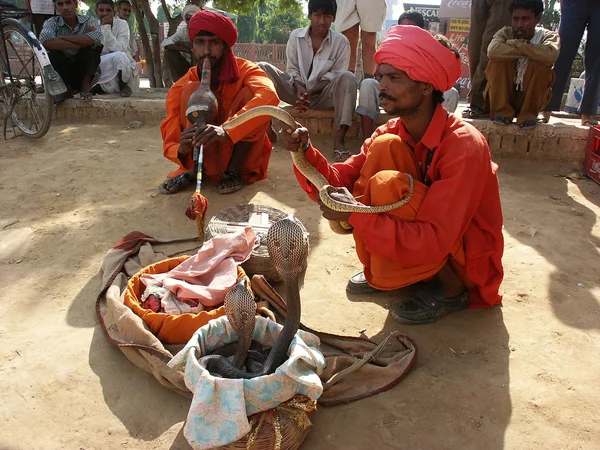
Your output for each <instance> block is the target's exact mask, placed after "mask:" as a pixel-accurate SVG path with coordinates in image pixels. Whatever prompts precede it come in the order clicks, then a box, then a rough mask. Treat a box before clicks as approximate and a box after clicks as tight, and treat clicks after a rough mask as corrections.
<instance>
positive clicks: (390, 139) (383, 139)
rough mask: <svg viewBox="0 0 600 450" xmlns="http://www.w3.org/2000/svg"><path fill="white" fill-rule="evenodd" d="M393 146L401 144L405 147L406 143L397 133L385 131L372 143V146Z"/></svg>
mask: <svg viewBox="0 0 600 450" xmlns="http://www.w3.org/2000/svg"><path fill="white" fill-rule="evenodd" d="M391 146H400V147H405V146H406V145H405V144H404V142H403V141H402V138H401V137H400V136H398V135H397V134H392V133H385V134H380V135H379V136H377V137H376V138H375V139H373V142H372V143H371V147H391Z"/></svg>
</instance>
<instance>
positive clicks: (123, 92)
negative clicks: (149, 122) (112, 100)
mask: <svg viewBox="0 0 600 450" xmlns="http://www.w3.org/2000/svg"><path fill="white" fill-rule="evenodd" d="M131 93H132V91H131V88H130V87H129V86H127V85H125V86H123V87H122V88H121V97H129V96H130V95H131Z"/></svg>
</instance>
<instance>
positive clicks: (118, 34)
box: [92, 0, 139, 97]
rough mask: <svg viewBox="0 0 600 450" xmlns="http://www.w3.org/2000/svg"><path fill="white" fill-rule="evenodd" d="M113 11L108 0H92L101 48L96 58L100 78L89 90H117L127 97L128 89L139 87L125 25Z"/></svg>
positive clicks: (127, 30) (105, 91)
mask: <svg viewBox="0 0 600 450" xmlns="http://www.w3.org/2000/svg"><path fill="white" fill-rule="evenodd" d="M114 12H115V11H114V4H113V1H112V0H97V1H96V15H97V16H98V19H100V29H101V31H102V43H103V45H104V47H103V48H102V56H101V58H100V77H99V78H98V81H97V82H96V84H95V85H94V86H92V92H93V93H94V94H100V93H102V92H104V93H107V94H114V93H117V92H119V93H120V94H121V97H129V96H130V95H131V93H132V90H133V89H136V90H137V88H138V86H139V78H138V76H137V63H136V62H135V61H134V60H133V58H132V57H131V48H130V44H129V25H127V22H125V21H124V20H123V19H119V18H118V17H115V16H114Z"/></svg>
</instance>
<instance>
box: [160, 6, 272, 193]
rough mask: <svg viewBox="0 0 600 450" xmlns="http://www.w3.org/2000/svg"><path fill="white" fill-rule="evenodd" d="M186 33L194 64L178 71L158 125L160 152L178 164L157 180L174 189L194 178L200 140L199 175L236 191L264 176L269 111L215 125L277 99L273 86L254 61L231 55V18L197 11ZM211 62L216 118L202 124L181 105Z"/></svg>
mask: <svg viewBox="0 0 600 450" xmlns="http://www.w3.org/2000/svg"><path fill="white" fill-rule="evenodd" d="M188 29H189V39H190V41H191V42H192V50H193V52H194V56H195V58H196V59H197V60H198V65H197V66H194V67H192V68H191V69H190V70H189V71H188V72H187V73H186V74H185V75H184V76H183V77H181V78H180V79H179V80H178V81H177V82H176V83H175V84H174V85H173V86H171V89H169V93H168V94H167V104H166V107H167V118H166V119H165V120H163V122H162V123H161V125H160V131H161V133H162V138H163V150H164V155H165V158H167V159H169V160H170V161H173V162H174V163H176V164H177V165H179V167H178V168H177V170H175V171H173V172H171V173H170V174H169V175H168V179H167V180H166V181H165V182H164V183H162V184H161V185H160V186H159V188H158V189H159V191H160V192H161V193H163V194H175V193H176V192H179V191H180V190H181V189H183V188H185V187H187V186H189V185H191V184H192V183H194V182H195V178H196V173H195V171H194V163H193V161H192V157H191V152H192V149H193V147H199V146H201V145H203V146H204V170H203V176H204V180H208V181H212V182H216V183H218V184H217V192H218V193H220V194H229V193H232V192H236V191H239V190H240V189H241V188H242V185H243V183H244V182H246V183H254V182H255V181H259V180H262V179H263V178H266V176H267V167H268V165H269V158H270V157H271V150H272V146H271V142H270V141H269V139H268V138H267V136H266V131H267V127H268V126H269V118H268V117H256V118H254V119H252V120H250V121H248V122H246V123H244V124H243V125H241V126H239V127H237V128H235V129H233V130H230V131H229V132H226V131H225V130H224V129H223V128H221V127H220V126H219V125H221V124H223V123H224V122H226V121H228V120H230V119H232V118H233V117H235V116H237V115H239V114H241V113H243V112H245V111H248V110H250V109H252V108H255V107H257V106H264V105H272V106H276V105H278V104H279V99H278V98H277V94H276V92H275V87H274V86H273V83H272V82H271V80H269V78H268V77H267V76H266V75H265V73H264V72H263V71H262V70H260V68H259V67H258V66H257V65H256V64H254V63H253V62H250V61H246V60H245V59H242V58H236V57H235V56H234V55H233V52H232V50H231V47H233V45H234V44H235V42H236V40H237V36H238V33H237V29H236V27H235V25H234V24H233V22H232V21H231V20H230V19H229V18H228V17H225V16H223V15H221V14H219V13H217V12H213V11H206V10H203V11H199V12H197V13H196V14H194V16H193V17H192V19H191V20H190V23H189V27H188ZM205 58H209V60H210V63H211V85H210V88H211V90H212V91H213V93H214V94H215V96H216V97H217V99H218V102H219V110H218V114H217V118H218V119H217V123H216V124H210V125H207V126H205V127H203V128H198V126H197V125H195V124H191V123H190V122H189V121H188V120H187V118H186V116H185V111H186V107H187V102H188V99H189V97H190V95H192V93H193V92H194V91H195V90H196V89H198V87H199V86H200V75H201V73H202V64H203V63H204V59H205Z"/></svg>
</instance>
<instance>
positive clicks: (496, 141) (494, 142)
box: [488, 132, 502, 152]
mask: <svg viewBox="0 0 600 450" xmlns="http://www.w3.org/2000/svg"><path fill="white" fill-rule="evenodd" d="M501 143H502V136H501V135H500V134H498V133H495V132H492V133H490V137H489V139H488V145H489V146H490V150H491V151H492V152H499V151H500V146H501Z"/></svg>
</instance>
